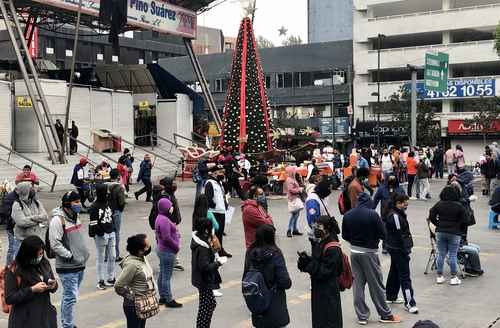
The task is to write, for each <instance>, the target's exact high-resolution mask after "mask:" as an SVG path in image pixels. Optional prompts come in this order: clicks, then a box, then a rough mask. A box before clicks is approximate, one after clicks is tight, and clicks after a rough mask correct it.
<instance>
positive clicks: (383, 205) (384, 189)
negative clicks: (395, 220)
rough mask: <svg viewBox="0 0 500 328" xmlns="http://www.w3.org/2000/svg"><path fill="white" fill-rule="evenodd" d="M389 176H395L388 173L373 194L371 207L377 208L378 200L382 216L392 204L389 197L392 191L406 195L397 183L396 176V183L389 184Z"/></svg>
mask: <svg viewBox="0 0 500 328" xmlns="http://www.w3.org/2000/svg"><path fill="white" fill-rule="evenodd" d="M391 177H395V178H396V176H395V175H394V174H390V175H389V177H388V178H387V179H386V181H385V183H384V185H383V186H381V187H380V188H378V189H377V192H376V193H375V196H373V202H374V204H373V208H374V209H375V208H377V206H378V203H379V202H380V216H381V217H382V218H385V217H386V216H387V214H389V211H390V209H391V207H392V206H393V204H392V200H391V197H392V195H393V194H394V193H395V194H398V195H406V192H405V190H404V189H403V188H401V186H400V185H399V181H398V179H397V178H396V184H395V185H394V186H389V180H390V178H391Z"/></svg>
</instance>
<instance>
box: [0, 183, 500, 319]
mask: <svg viewBox="0 0 500 328" xmlns="http://www.w3.org/2000/svg"><path fill="white" fill-rule="evenodd" d="M442 185H443V182H442V181H436V180H434V181H433V182H432V187H431V189H432V195H433V199H432V200H431V201H427V202H424V201H411V202H410V207H409V210H408V214H409V221H410V224H411V229H412V233H413V236H414V242H415V248H414V251H413V254H412V262H411V269H412V279H413V284H414V289H415V297H416V300H417V305H418V307H419V309H420V313H419V314H418V315H411V314H409V313H407V312H406V311H404V309H403V306H402V305H394V306H393V307H392V308H393V311H394V313H396V314H400V315H401V316H402V318H403V322H402V323H401V324H398V325H396V326H397V327H402V328H403V327H404V328H410V327H412V326H413V324H414V323H415V322H416V321H418V320H424V319H430V320H433V321H435V322H436V323H438V324H439V325H440V327H442V328H458V327H461V328H487V327H500V323H499V324H495V323H494V324H493V325H491V324H492V323H493V322H494V321H495V320H496V319H497V318H498V317H500V307H499V306H498V299H497V295H498V293H499V292H500V288H499V287H500V284H499V283H498V282H497V279H496V278H497V276H498V274H499V273H500V264H499V263H500V262H499V259H500V256H499V255H500V254H499V249H498V248H499V247H498V245H499V243H498V241H497V240H498V239H499V238H500V236H499V235H498V234H499V232H498V231H491V230H488V229H487V211H488V207H487V200H486V199H485V198H484V197H482V196H479V200H478V201H477V202H475V203H474V205H473V207H474V209H475V213H476V220H477V222H478V223H477V224H476V226H474V227H472V228H471V229H470V232H469V234H470V237H469V240H470V241H471V242H474V243H478V244H479V245H480V246H481V261H482V265H483V269H484V270H485V272H486V273H485V275H484V276H482V277H480V278H468V279H465V280H464V281H463V283H462V285H461V286H450V285H448V284H444V285H436V284H435V273H430V274H429V275H427V276H426V275H424V274H423V272H424V270H425V265H426V263H427V259H428V257H429V252H430V248H429V247H430V243H429V234H428V229H427V226H426V223H425V219H426V217H427V215H428V210H429V208H430V207H431V206H432V205H433V204H434V203H435V202H436V199H437V197H438V193H439V191H440V189H441V187H442ZM194 193H195V189H194V185H193V184H192V183H191V182H184V183H180V184H179V191H178V199H179V203H180V207H181V212H182V217H183V222H182V223H181V235H182V248H181V252H180V254H179V256H180V259H181V262H182V264H183V265H184V266H185V268H186V271H185V272H177V271H176V272H174V276H173V279H172V288H173V295H174V297H175V298H176V299H177V300H178V301H179V302H181V303H183V304H184V307H183V308H182V309H162V311H161V312H160V314H159V315H158V316H156V317H155V318H153V319H151V320H148V323H147V327H150V328H155V327H172V326H175V325H179V324H180V325H182V326H183V327H194V326H195V318H196V311H197V306H198V297H197V293H196V289H194V288H193V287H192V286H191V280H190V279H191V272H190V266H191V265H190V263H191V252H190V249H189V244H190V235H191V214H192V210H193V203H194ZM40 196H41V200H42V202H43V203H44V205H45V206H46V208H47V209H48V210H49V209H52V208H53V207H55V206H56V205H57V204H58V203H59V199H60V196H61V195H60V194H41V195H40ZM337 197H338V193H335V194H334V195H333V196H332V197H331V198H332V203H335V204H333V206H332V207H335V208H336V201H337ZM231 204H232V205H233V206H235V207H236V208H237V209H236V213H235V217H234V220H233V222H232V224H231V225H230V226H229V227H228V229H227V233H228V236H227V237H226V238H224V245H225V248H226V249H227V250H228V251H229V252H231V253H232V254H233V256H234V257H233V258H232V259H230V261H229V262H228V263H227V264H226V265H225V266H224V267H223V268H222V269H221V274H222V277H223V281H224V284H223V293H224V296H223V297H222V298H218V299H217V302H218V305H217V309H216V311H215V314H214V319H213V324H212V326H213V327H228V328H229V327H234V328H247V327H251V323H250V321H249V313H248V310H247V309H246V306H245V304H244V301H243V298H242V296H241V290H240V280H241V274H242V270H243V261H244V254H245V247H244V237H243V235H244V234H243V227H242V224H241V212H240V209H239V201H238V200H235V199H233V200H232V201H231ZM269 205H270V212H271V215H272V216H273V219H274V223H275V225H276V227H277V231H278V234H279V237H278V244H279V246H280V247H281V249H282V250H283V252H284V255H285V258H286V261H287V265H288V270H289V272H290V275H291V278H292V282H293V286H292V288H291V289H290V290H289V291H288V292H287V299H288V307H289V312H290V316H291V324H290V325H289V327H294V328H296V327H297V328H298V327H310V326H311V323H310V322H311V318H310V287H309V285H310V283H309V277H308V276H307V275H306V274H303V273H300V272H299V271H298V269H297V266H296V260H297V254H296V252H297V251H301V250H309V247H308V242H307V240H306V238H305V237H294V238H293V239H290V238H286V236H285V233H286V227H287V223H288V213H287V205H286V200H284V199H278V200H270V202H269ZM149 210H150V204H149V203H144V202H142V201H136V200H135V199H129V200H128V206H127V209H126V212H125V214H124V219H123V223H122V232H121V236H122V237H121V238H122V242H121V249H122V251H123V254H125V241H126V238H127V236H129V235H132V234H134V233H139V232H145V233H147V234H148V236H149V239H150V241H151V242H152V243H153V244H154V232H153V231H152V230H151V229H150V228H149V225H148V222H147V216H148V214H149ZM335 216H336V218H337V219H338V220H339V223H340V222H341V219H340V215H339V213H338V210H335ZM300 220H301V225H304V224H305V223H304V218H303V217H301V219H300ZM83 221H84V223H85V224H86V228H88V217H87V216H83ZM0 236H1V242H2V253H1V258H2V261H3V259H4V258H5V247H6V237H5V233H4V232H3V231H1V232H0ZM88 246H89V249H90V251H91V257H90V260H89V262H88V265H87V269H86V272H85V279H84V281H83V284H82V288H81V294H80V297H79V301H78V304H77V308H76V318H77V322H76V323H77V325H78V327H80V328H82V327H83V328H94V327H95V328H115V327H126V322H125V317H124V314H123V311H122V308H121V304H122V299H121V297H119V296H118V295H116V294H115V293H114V290H113V289H107V290H105V291H98V290H97V289H96V272H95V247H94V243H93V241H92V239H90V238H89V240H88ZM344 250H345V251H346V252H348V245H347V243H344ZM380 259H381V262H382V266H383V272H384V279H385V278H386V276H387V273H388V269H389V265H390V258H389V257H388V256H385V255H382V254H380ZM149 260H150V261H151V264H152V265H153V267H154V268H155V271H156V272H157V271H158V262H159V261H158V258H157V256H156V255H155V252H152V253H151V255H150V256H149ZM118 270H119V269H118ZM366 294H367V304H369V305H370V307H371V309H372V314H371V317H370V322H369V326H371V327H382V326H383V325H381V324H379V323H377V320H378V315H377V313H376V312H375V309H374V307H373V306H372V304H371V301H370V300H369V297H368V295H369V293H368V291H367V293H366ZM60 297H61V292H60V290H59V291H58V292H57V293H56V294H55V296H54V297H53V302H54V303H56V306H57V307H58V310H59V301H60ZM342 308H343V319H344V327H357V326H358V324H357V323H356V321H357V320H356V316H355V313H354V308H353V305H352V291H350V290H348V291H346V292H343V293H342ZM6 323H7V321H6V316H5V315H3V314H2V315H0V327H6Z"/></svg>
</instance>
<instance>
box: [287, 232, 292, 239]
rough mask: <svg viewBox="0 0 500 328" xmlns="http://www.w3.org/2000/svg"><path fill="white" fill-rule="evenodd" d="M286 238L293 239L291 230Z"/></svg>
mask: <svg viewBox="0 0 500 328" xmlns="http://www.w3.org/2000/svg"><path fill="white" fill-rule="evenodd" d="M286 236H287V237H288V238H292V232H291V231H290V230H288V231H287V232H286Z"/></svg>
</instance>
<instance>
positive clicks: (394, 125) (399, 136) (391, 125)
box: [354, 121, 410, 147]
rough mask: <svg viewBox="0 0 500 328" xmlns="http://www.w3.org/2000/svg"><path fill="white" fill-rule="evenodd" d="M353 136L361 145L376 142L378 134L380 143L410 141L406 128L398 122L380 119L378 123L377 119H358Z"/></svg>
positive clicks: (390, 143)
mask: <svg viewBox="0 0 500 328" xmlns="http://www.w3.org/2000/svg"><path fill="white" fill-rule="evenodd" d="M354 136H355V138H356V141H357V144H358V145H359V146H361V147H368V146H369V145H370V144H377V143H378V139H379V136H380V144H381V145H395V146H402V145H408V144H409V143H410V138H409V131H408V128H407V127H406V126H401V123H399V122H387V121H380V124H378V123H377V121H364V122H360V121H358V122H357V123H356V128H355V129H354Z"/></svg>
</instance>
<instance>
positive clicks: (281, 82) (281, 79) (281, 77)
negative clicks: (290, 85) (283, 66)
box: [276, 73, 285, 89]
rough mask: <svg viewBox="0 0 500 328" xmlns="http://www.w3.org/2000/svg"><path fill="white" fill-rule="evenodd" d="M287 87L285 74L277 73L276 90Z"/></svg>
mask: <svg viewBox="0 0 500 328" xmlns="http://www.w3.org/2000/svg"><path fill="white" fill-rule="evenodd" d="M284 87H285V74H283V73H277V74H276V88H278V89H283V88H284Z"/></svg>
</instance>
